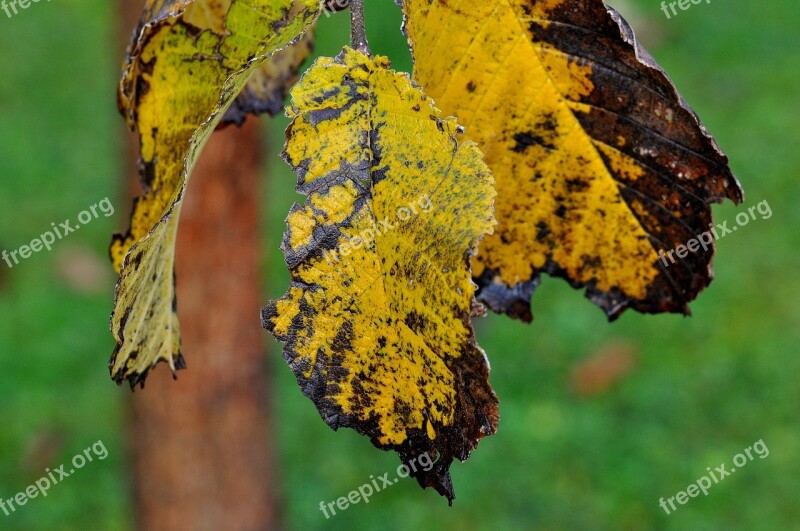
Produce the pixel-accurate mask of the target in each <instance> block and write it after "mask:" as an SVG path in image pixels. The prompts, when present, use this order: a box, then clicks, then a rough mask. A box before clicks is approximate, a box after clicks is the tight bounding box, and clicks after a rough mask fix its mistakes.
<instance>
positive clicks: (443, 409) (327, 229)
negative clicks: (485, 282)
mask: <svg viewBox="0 0 800 531" xmlns="http://www.w3.org/2000/svg"><path fill="white" fill-rule="evenodd" d="M290 114H291V116H292V118H293V122H292V125H291V126H290V128H289V131H288V133H287V143H286V150H285V152H284V158H285V159H286V161H287V162H288V163H289V164H290V165H291V166H292V168H293V169H294V171H295V173H296V174H297V179H298V185H297V190H298V191H299V192H301V193H303V194H305V195H307V196H308V199H307V201H306V203H305V205H303V206H299V205H297V204H295V205H294V207H293V208H292V210H291V211H290V213H289V217H288V218H287V226H288V230H287V231H286V233H285V235H284V241H283V246H282V249H283V251H284V253H285V255H286V263H287V264H288V266H289V269H290V270H291V277H292V282H291V287H290V288H289V290H288V291H287V292H286V294H285V295H284V297H283V298H282V299H280V300H278V301H277V302H272V303H270V304H269V305H268V306H267V307H266V308H265V309H264V310H263V316H262V319H263V324H264V327H265V328H267V329H268V330H270V331H271V332H272V333H273V334H274V335H275V336H276V337H277V338H278V339H279V340H281V341H284V342H285V346H284V351H283V352H284V357H285V358H286V360H287V361H288V363H289V365H290V367H291V369H292V371H293V372H294V373H295V376H296V377H297V380H298V382H299V384H300V387H301V388H302V390H303V393H304V394H305V395H306V396H308V397H309V398H310V399H311V400H312V401H313V402H314V404H315V405H316V406H317V408H318V409H319V411H320V414H321V415H322V418H323V419H325V422H327V423H328V424H329V425H330V426H331V427H332V428H334V429H338V428H340V427H348V428H354V429H356V430H357V431H359V432H360V433H362V434H364V435H366V436H368V437H370V439H371V440H372V443H373V444H374V445H375V446H377V447H379V448H382V449H393V450H396V451H397V452H398V453H399V454H400V457H401V459H402V461H403V462H404V463H406V464H407V465H408V466H409V468H410V469H411V474H412V475H414V476H415V477H416V478H417V479H418V481H419V483H420V484H421V485H422V486H433V487H434V488H436V489H437V491H438V492H440V493H441V494H443V495H446V496H447V497H448V498H449V499H450V500H452V498H453V496H454V494H453V489H452V483H451V480H450V474H449V471H448V470H449V467H450V464H451V463H452V461H453V459H454V458H458V459H461V460H464V459H466V458H467V457H468V456H469V453H470V451H471V450H472V449H474V448H475V446H476V445H477V443H478V440H479V439H480V438H481V437H484V436H486V435H490V434H492V433H494V431H495V429H496V424H497V399H496V397H495V395H494V393H493V392H492V390H491V388H490V386H489V383H488V363H487V361H486V358H485V355H484V353H483V351H482V350H481V349H480V348H479V347H478V346H477V344H476V342H475V337H474V332H473V330H472V326H471V324H470V316H471V314H472V313H473V311H477V310H474V308H480V307H479V306H477V307H476V306H475V305H476V303H475V301H474V299H473V295H474V289H475V286H474V285H473V283H472V281H471V277H470V270H469V260H470V257H471V255H472V253H473V250H474V248H475V246H476V245H477V243H478V241H479V240H480V238H481V237H482V235H484V234H487V233H489V232H490V231H491V229H492V226H493V223H494V219H493V215H492V201H493V197H494V190H493V187H492V184H493V179H492V177H491V174H490V172H489V170H488V168H487V167H486V165H485V164H484V163H483V160H482V158H483V156H482V154H481V152H480V150H479V149H478V147H477V146H476V145H475V144H474V143H473V142H464V143H461V144H459V142H458V141H457V140H456V136H457V135H458V134H459V133H460V132H461V128H460V127H459V126H458V125H457V124H456V122H455V119H454V118H441V116H440V112H439V111H438V109H436V108H435V107H434V106H433V104H432V102H431V100H429V99H428V98H427V97H426V96H425V95H424V94H423V93H422V91H421V90H420V89H419V88H417V87H416V86H415V85H413V84H412V83H411V81H410V80H409V78H408V76H407V75H406V74H397V73H395V72H393V71H392V70H390V69H389V68H388V61H387V60H386V58H383V57H376V58H370V57H368V56H367V55H365V54H363V53H361V52H357V51H354V50H353V49H350V48H345V50H344V51H343V52H342V54H341V55H339V56H338V57H337V58H335V59H330V58H323V59H319V60H318V61H317V62H316V63H315V64H314V66H312V67H311V68H310V69H309V71H308V72H307V73H306V74H305V75H304V76H303V78H302V79H301V81H300V83H299V84H298V85H297V86H296V87H295V88H294V89H292V107H291V110H290ZM423 454H426V456H425V457H424V458H422V457H421V456H423ZM427 458H432V459H438V460H437V462H436V464H435V466H433V467H432V468H431V469H430V470H424V467H421V466H420V465H419V462H420V461H423V462H424V461H425V460H426V459H427Z"/></svg>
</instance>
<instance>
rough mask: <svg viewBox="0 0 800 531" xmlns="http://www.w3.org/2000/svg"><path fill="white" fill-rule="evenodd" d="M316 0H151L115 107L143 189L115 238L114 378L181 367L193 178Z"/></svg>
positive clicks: (139, 377) (313, 12) (310, 16)
mask: <svg viewBox="0 0 800 531" xmlns="http://www.w3.org/2000/svg"><path fill="white" fill-rule="evenodd" d="M318 13H319V4H318V2H317V1H316V0H196V1H188V0H174V1H169V0H150V1H149V2H148V3H147V5H146V6H145V13H144V17H145V18H144V19H143V21H142V22H141V23H140V24H139V27H138V28H137V30H136V32H134V35H133V38H132V41H131V45H130V47H129V50H128V56H127V58H126V62H125V69H124V72H123V75H122V80H121V82H120V92H119V104H120V110H121V111H122V112H123V113H124V114H125V116H126V117H127V119H128V122H129V124H130V126H131V127H132V128H134V129H135V130H136V131H137V132H138V134H139V142H140V152H141V153H140V155H141V157H140V171H141V177H142V184H143V187H144V194H143V195H142V196H140V197H138V198H137V199H136V201H135V202H134V207H133V212H132V214H131V224H130V229H129V230H128V232H127V233H126V234H118V235H115V237H114V239H113V241H112V243H111V249H110V251H111V259H112V262H113V264H114V266H115V268H116V269H117V270H118V271H119V272H120V279H119V282H118V283H117V292H116V301H115V305H114V312H113V314H112V316H111V330H112V333H113V334H114V338H115V339H116V342H117V346H116V348H115V350H114V354H113V356H112V358H111V362H110V364H109V366H110V370H111V376H112V378H113V379H114V380H115V381H117V383H122V381H124V380H128V381H129V382H130V384H131V385H132V386H135V385H136V384H137V383H141V384H144V379H145V377H146V375H147V372H148V371H149V370H150V369H151V368H152V367H153V366H154V365H156V364H157V363H158V362H160V361H166V362H168V363H169V365H170V367H171V368H172V370H173V372H174V371H175V370H176V369H180V368H182V367H183V365H184V362H183V356H182V355H181V350H180V333H179V326H178V317H177V313H176V302H175V285H174V278H173V276H174V272H173V271H174V267H173V264H174V247H175V235H176V231H177V226H178V218H179V215H180V208H181V203H182V199H183V194H184V190H185V187H186V183H187V180H188V178H189V174H190V173H191V170H192V168H193V167H194V164H195V162H196V161H197V157H198V155H199V153H200V151H201V150H202V148H203V146H204V145H205V143H206V141H207V140H208V138H209V136H210V135H211V133H212V132H213V131H214V128H215V127H216V125H217V124H218V123H219V121H220V119H221V118H222V116H223V115H224V113H225V111H226V109H227V108H228V106H229V105H230V104H231V102H232V101H233V99H234V98H235V97H236V95H237V94H238V93H239V92H240V91H241V89H242V87H243V86H244V84H245V83H246V82H247V79H248V77H249V75H250V73H252V71H253V70H254V69H255V68H257V67H258V66H259V65H260V64H261V63H262V62H263V61H264V60H266V59H267V58H268V57H269V56H270V55H271V54H273V53H274V52H276V51H277V50H280V49H281V48H283V47H284V46H286V45H287V44H289V43H291V42H292V41H293V40H295V39H297V38H298V37H299V36H300V35H301V34H302V33H303V31H304V30H305V29H306V28H307V27H308V26H309V25H310V24H311V23H312V22H313V20H314V19H315V17H316V16H317V15H318Z"/></svg>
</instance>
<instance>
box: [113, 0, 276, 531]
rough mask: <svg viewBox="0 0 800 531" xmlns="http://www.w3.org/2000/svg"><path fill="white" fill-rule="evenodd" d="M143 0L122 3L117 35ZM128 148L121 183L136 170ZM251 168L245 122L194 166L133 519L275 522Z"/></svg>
mask: <svg viewBox="0 0 800 531" xmlns="http://www.w3.org/2000/svg"><path fill="white" fill-rule="evenodd" d="M143 3H144V2H143V0H122V5H121V8H122V15H123V16H122V20H123V24H122V26H123V30H122V35H123V36H124V39H125V40H126V42H127V38H128V36H129V35H130V32H131V30H132V28H133V27H134V26H135V24H136V22H137V21H138V19H139V15H140V13H141V9H142V6H143ZM129 145H131V147H132V148H134V149H133V150H132V151H133V152H132V153H131V156H130V160H131V162H132V164H131V165H130V168H131V171H130V173H131V181H130V182H131V183H133V184H134V185H135V186H134V187H132V188H131V189H132V190H136V191H137V192H138V190H139V188H138V177H137V176H136V175H135V171H133V168H134V167H135V164H133V162H134V161H135V159H136V155H135V147H136V146H135V142H131V143H129ZM259 169H260V155H259V133H258V127H257V124H256V123H255V120H252V119H251V120H248V121H247V122H246V123H245V125H244V126H243V127H242V128H241V129H240V128H237V127H228V128H226V129H224V130H223V131H220V132H217V133H215V134H214V135H213V137H212V138H211V140H210V141H209V143H208V146H207V147H206V149H205V151H204V152H203V154H202V156H201V157H200V161H199V163H198V165H197V168H196V169H195V171H194V173H193V175H192V178H191V182H190V184H189V188H188V193H187V194H186V200H185V204H184V206H183V212H182V215H181V223H180V231H179V236H178V246H177V247H178V248H177V266H176V270H177V271H176V273H177V280H178V282H177V286H178V313H179V316H180V319H181V328H182V337H183V351H184V353H185V356H186V362H187V365H188V368H187V369H186V370H183V371H180V372H179V373H178V380H177V381H173V379H172V374H171V373H170V371H169V369H168V367H167V366H166V365H163V364H162V365H159V367H158V368H157V369H156V370H155V371H153V372H151V373H150V376H149V377H148V380H147V385H146V388H145V389H144V390H140V391H137V392H136V393H135V394H134V395H133V398H132V415H131V417H132V418H131V425H130V432H129V437H128V440H129V443H130V445H131V446H130V450H131V452H130V453H131V463H132V471H131V472H132V476H133V487H132V491H133V495H134V511H135V519H136V526H137V528H139V529H147V530H148V531H150V530H173V529H174V530H184V529H192V530H194V529H200V530H202V529H209V530H211V529H214V530H216V529H226V530H251V529H275V528H278V527H280V526H279V513H278V508H279V504H278V503H277V500H278V492H277V483H278V482H277V481H276V480H275V478H276V474H275V461H274V458H273V456H274V450H275V448H274V442H273V441H272V440H271V438H270V435H269V434H270V433H272V430H270V429H269V421H270V418H269V407H268V401H267V397H268V396H269V394H268V392H267V390H268V381H267V371H266V366H265V360H264V356H263V354H264V345H263V336H262V330H261V327H260V326H259V306H260V303H261V302H262V301H260V290H259V286H260V282H259V277H260V274H259V271H260V268H259V258H260V254H259V249H260V245H259V234H258V229H257V227H258V210H257V201H258V196H259V194H258V193H257V190H258V173H259Z"/></svg>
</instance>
